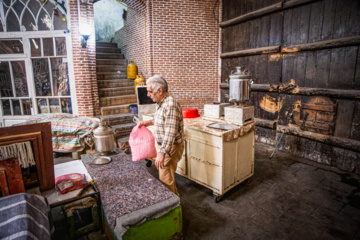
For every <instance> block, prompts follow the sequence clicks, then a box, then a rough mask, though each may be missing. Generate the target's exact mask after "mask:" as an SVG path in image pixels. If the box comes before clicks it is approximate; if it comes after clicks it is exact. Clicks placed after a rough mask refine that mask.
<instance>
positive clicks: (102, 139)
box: [94, 121, 115, 155]
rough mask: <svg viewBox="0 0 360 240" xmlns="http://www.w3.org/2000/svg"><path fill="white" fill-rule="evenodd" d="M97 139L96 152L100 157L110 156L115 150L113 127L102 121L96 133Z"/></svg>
mask: <svg viewBox="0 0 360 240" xmlns="http://www.w3.org/2000/svg"><path fill="white" fill-rule="evenodd" d="M94 137H95V150H96V151H97V152H99V153H100V155H108V154H109V153H110V152H111V151H112V150H114V149H115V138H114V133H113V130H112V128H111V127H109V126H107V124H106V123H105V122H104V121H102V122H101V123H100V127H98V128H97V129H95V131H94Z"/></svg>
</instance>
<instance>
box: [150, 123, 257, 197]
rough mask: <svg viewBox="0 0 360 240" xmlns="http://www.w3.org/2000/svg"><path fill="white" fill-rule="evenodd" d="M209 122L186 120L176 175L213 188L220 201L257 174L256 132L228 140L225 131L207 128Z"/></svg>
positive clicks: (151, 128) (252, 131)
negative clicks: (183, 145) (183, 143)
mask: <svg viewBox="0 0 360 240" xmlns="http://www.w3.org/2000/svg"><path fill="white" fill-rule="evenodd" d="M149 119H151V117H150V116H149V117H146V116H144V120H149ZM195 121H196V122H195ZM194 122H195V124H194ZM208 123H209V122H208V121H206V120H202V119H201V118H199V119H197V120H191V121H190V120H185V121H184V134H185V135H184V138H185V151H184V153H183V157H182V158H181V160H180V161H179V163H178V167H177V170H176V173H177V174H179V175H181V176H184V177H186V178H188V179H190V180H192V181H194V182H197V183H199V184H200V185H203V186H205V187H207V188H209V189H211V190H212V191H213V193H214V195H215V197H216V199H217V200H218V199H219V198H220V197H221V196H222V195H223V194H224V193H226V192H227V191H229V190H230V189H232V188H234V187H235V186H237V185H238V184H240V183H241V182H243V181H245V180H246V179H248V178H250V177H251V176H252V175H253V174H254V154H255V131H254V129H253V128H252V130H250V131H249V132H248V133H247V134H244V135H242V136H238V137H236V138H235V137H234V139H233V140H230V141H228V140H225V139H226V138H225V135H224V132H223V131H221V130H214V129H209V128H207V127H206V124H208ZM148 128H149V129H150V130H151V131H153V127H152V126H149V127H148ZM239 128H241V126H239Z"/></svg>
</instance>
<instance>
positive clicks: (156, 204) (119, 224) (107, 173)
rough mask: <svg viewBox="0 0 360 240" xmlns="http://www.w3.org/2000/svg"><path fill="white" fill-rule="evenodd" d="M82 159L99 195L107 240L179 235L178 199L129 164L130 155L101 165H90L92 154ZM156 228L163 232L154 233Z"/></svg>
mask: <svg viewBox="0 0 360 240" xmlns="http://www.w3.org/2000/svg"><path fill="white" fill-rule="evenodd" d="M81 157H82V160H83V162H84V164H85V167H86V169H87V171H88V172H89V173H90V175H91V177H92V179H93V181H94V182H95V185H96V186H97V187H98V190H99V192H100V197H101V203H102V208H103V212H104V219H105V220H106V223H107V227H106V229H107V230H108V231H106V233H107V235H108V237H109V238H111V239H170V238H171V237H172V236H174V235H179V234H181V230H182V215H181V214H182V213H181V206H180V199H179V197H178V196H176V195H175V194H174V193H172V192H171V191H169V190H168V189H167V188H166V187H165V186H164V185H162V184H161V183H160V182H159V181H158V180H157V179H155V178H154V177H153V176H152V175H151V174H150V173H149V172H148V171H147V170H146V169H145V168H143V167H142V166H140V165H139V164H137V163H136V162H132V161H131V155H127V154H125V153H119V154H115V155H112V156H110V157H111V159H112V161H111V162H110V163H108V164H104V165H95V164H93V163H92V160H93V157H92V155H91V154H85V155H81ZM159 226H163V229H164V231H154V229H155V228H157V227H159ZM164 226H165V228H164ZM106 229H105V230H106Z"/></svg>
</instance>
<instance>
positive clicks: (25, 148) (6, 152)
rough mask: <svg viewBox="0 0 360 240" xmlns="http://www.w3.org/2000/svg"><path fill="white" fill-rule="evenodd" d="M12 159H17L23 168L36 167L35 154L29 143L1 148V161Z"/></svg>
mask: <svg viewBox="0 0 360 240" xmlns="http://www.w3.org/2000/svg"><path fill="white" fill-rule="evenodd" d="M12 157H13V158H16V159H17V160H18V161H19V165H20V166H21V167H23V168H27V167H29V166H33V165H35V159H34V154H33V150H32V147H31V143H30V142H29V141H28V142H20V143H13V144H10V145H5V146H0V161H1V160H4V159H7V158H12Z"/></svg>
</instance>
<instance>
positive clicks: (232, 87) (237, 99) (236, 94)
mask: <svg viewBox="0 0 360 240" xmlns="http://www.w3.org/2000/svg"><path fill="white" fill-rule="evenodd" d="M251 84H253V80H252V79H251V76H250V72H249V71H248V70H244V68H243V67H236V71H235V72H234V73H233V74H232V75H230V84H229V102H234V103H235V105H241V106H243V105H245V103H246V101H248V100H249V99H250V90H251Z"/></svg>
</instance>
